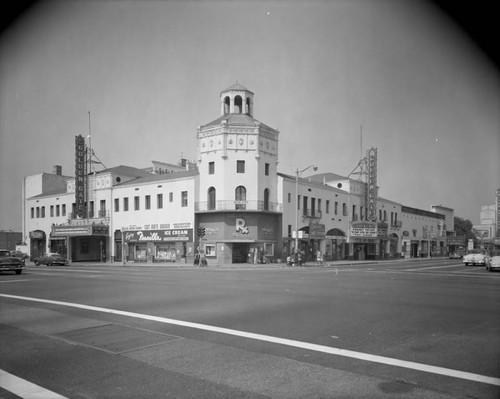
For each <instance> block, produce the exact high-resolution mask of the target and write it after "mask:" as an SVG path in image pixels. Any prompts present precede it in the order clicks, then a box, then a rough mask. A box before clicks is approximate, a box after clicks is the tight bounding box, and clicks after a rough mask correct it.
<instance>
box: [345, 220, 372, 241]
mask: <svg viewBox="0 0 500 399" xmlns="http://www.w3.org/2000/svg"><path fill="white" fill-rule="evenodd" d="M351 237H370V238H377V226H376V224H375V223H367V222H365V223H353V224H352V226H351Z"/></svg>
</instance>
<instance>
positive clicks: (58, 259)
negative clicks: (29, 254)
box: [35, 252, 68, 266]
mask: <svg viewBox="0 0 500 399" xmlns="http://www.w3.org/2000/svg"><path fill="white" fill-rule="evenodd" d="M67 264H68V260H67V259H66V258H65V257H64V256H62V255H61V254H58V253H57V252H49V253H46V254H43V255H42V256H40V257H38V258H36V259H35V265H36V266H40V265H47V266H52V265H63V266H66V265H67Z"/></svg>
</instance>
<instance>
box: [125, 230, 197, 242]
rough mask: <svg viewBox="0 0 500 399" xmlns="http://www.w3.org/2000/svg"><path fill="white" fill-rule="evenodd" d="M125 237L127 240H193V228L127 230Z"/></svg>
mask: <svg viewBox="0 0 500 399" xmlns="http://www.w3.org/2000/svg"><path fill="white" fill-rule="evenodd" d="M124 239H125V241H126V242H161V241H193V229H168V230H137V231H126V232H124Z"/></svg>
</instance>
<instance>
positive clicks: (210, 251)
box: [205, 244, 217, 256]
mask: <svg viewBox="0 0 500 399" xmlns="http://www.w3.org/2000/svg"><path fill="white" fill-rule="evenodd" d="M205 256H217V254H216V253H215V244H205Z"/></svg>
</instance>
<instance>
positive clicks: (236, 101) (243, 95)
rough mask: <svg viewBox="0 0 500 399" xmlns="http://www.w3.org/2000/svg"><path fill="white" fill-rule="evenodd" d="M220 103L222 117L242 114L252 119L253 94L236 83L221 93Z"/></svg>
mask: <svg viewBox="0 0 500 399" xmlns="http://www.w3.org/2000/svg"><path fill="white" fill-rule="evenodd" d="M220 102H221V115H222V116H223V115H229V114H242V115H249V116H252V117H253V93H252V92H251V91H250V90H248V89H247V88H246V87H244V86H242V85H241V84H239V83H238V82H237V81H236V83H235V84H233V85H231V86H229V87H228V88H227V89H226V90H223V91H221V93H220Z"/></svg>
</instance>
